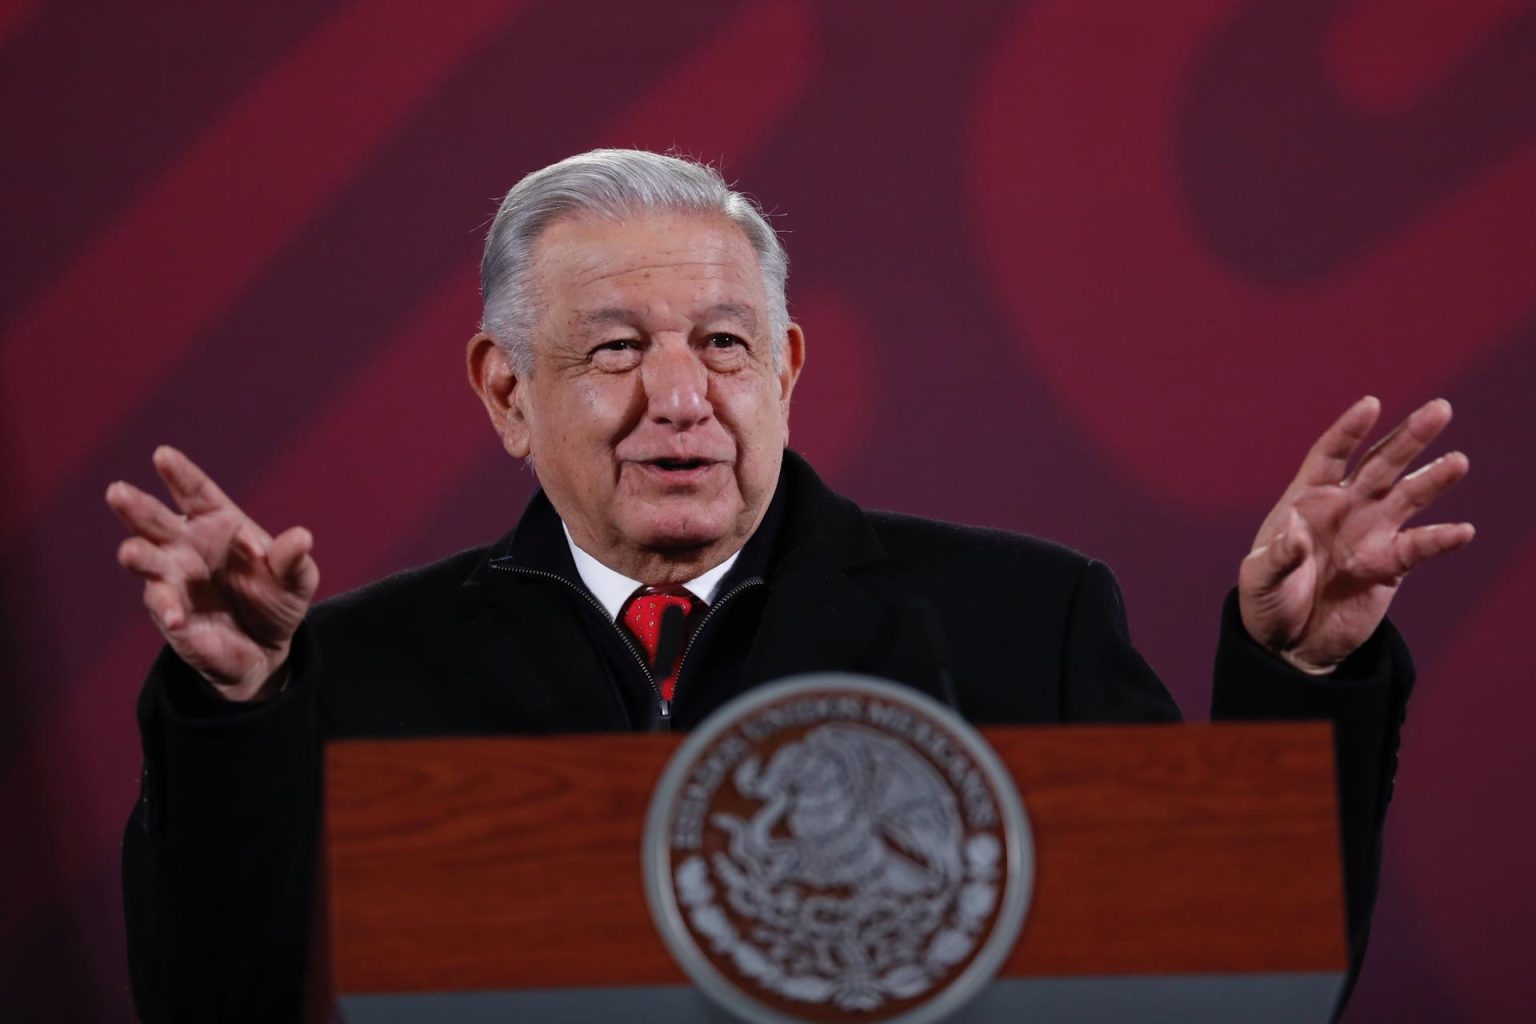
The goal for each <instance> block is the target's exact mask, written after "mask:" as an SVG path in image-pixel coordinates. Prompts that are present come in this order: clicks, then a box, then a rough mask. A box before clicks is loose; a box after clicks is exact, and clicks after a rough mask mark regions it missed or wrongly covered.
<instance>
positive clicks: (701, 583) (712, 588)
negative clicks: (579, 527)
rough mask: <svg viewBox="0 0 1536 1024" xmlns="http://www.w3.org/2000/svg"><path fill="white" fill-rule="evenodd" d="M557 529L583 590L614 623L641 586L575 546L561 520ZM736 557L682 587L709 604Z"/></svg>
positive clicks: (638, 582) (736, 554)
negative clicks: (573, 561)
mask: <svg viewBox="0 0 1536 1024" xmlns="http://www.w3.org/2000/svg"><path fill="white" fill-rule="evenodd" d="M560 528H561V529H562V530H565V542H566V543H567V544H569V545H570V546H571V558H572V559H573V560H575V562H576V571H577V572H578V573H580V574H581V582H582V583H585V584H586V586H587V589H588V590H590V591H591V592H592V596H593V597H595V598H597V601H598V603H599V604H601V605H602V606H603V608H604V609H605V610H606V611H607V612H608V615H609V617H611V618H612V619H613V621H614V622H618V621H619V614H620V613H621V612H623V610H624V603H625V602H626V601H628V600H629V599H630V597H631V596H633V595H634V593H635V591H637V590H639V589H641V588H642V587H644V586H645V584H644V583H641V582H640V581H639V580H632V579H630V578H629V577H628V576H625V575H624V574H623V573H618V572H614V571H613V570H612V569H610V568H608V567H607V566H606V565H604V564H603V563H602V562H599V561H598V560H597V559H595V558H593V557H592V556H591V555H589V554H587V553H586V552H585V551H583V550H581V548H579V547H577V546H576V542H575V541H574V540H572V539H571V531H570V530H569V529H568V528H567V527H566V525H565V521H564V520H562V521H561V522H560ZM740 554H741V552H740V551H737V552H736V553H735V554H733V555H731V557H730V558H727V559H726V560H725V561H723V562H721V563H720V564H719V565H717V566H715V567H714V568H713V569H711V570H709V571H708V572H706V573H705V574H704V575H702V576H699V577H697V578H695V579H691V580H689V581H687V582H686V583H684V584H683V585H682V586H683V587H684V589H686V590H687V591H688V593H690V594H692V595H693V596H694V597H696V598H698V599H699V600H700V601H703V602H704V603H705V604H706V605H708V604H711V603H713V602H714V600H715V595H716V594H718V593H719V591H720V581H721V580H723V579H725V574H726V573H728V572H730V571H731V566H733V565H735V564H736V558H737V556H738V555H740Z"/></svg>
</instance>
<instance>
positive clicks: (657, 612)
mask: <svg viewBox="0 0 1536 1024" xmlns="http://www.w3.org/2000/svg"><path fill="white" fill-rule="evenodd" d="M668 608H681V609H682V610H683V620H684V622H686V621H687V619H688V616H689V615H690V614H692V612H693V598H691V597H689V596H688V595H687V594H686V593H683V594H667V593H656V592H654V591H641V592H640V593H638V594H636V595H635V596H634V597H632V598H630V599H629V603H628V604H626V605H625V606H624V614H623V616H622V619H623V621H624V626H625V628H626V629H628V630H629V635H630V636H632V637H634V638H635V639H636V640H638V641H640V646H641V647H643V648H644V649H645V657H646V660H647V661H648V662H649V663H650V664H651V665H652V666H654V668H655V672H654V674H655V675H656V677H657V678H656V689H657V690H659V691H660V693H661V697H662V699H663V700H671V699H672V690H673V688H674V687H676V686H677V668H678V665H680V664H681V663H682V660H683V645H682V644H681V643H679V644H677V651H676V653H675V654H673V656H672V664H670V665H666V666H661V665H657V664H656V651H657V648H658V647H660V646H661V617H662V613H663V612H664V611H666V609H668ZM681 639H682V637H681V636H679V637H678V640H681ZM663 672H665V673H666V678H662V677H661V676H662V673H663Z"/></svg>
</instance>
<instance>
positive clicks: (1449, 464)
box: [1390, 452, 1472, 523]
mask: <svg viewBox="0 0 1536 1024" xmlns="http://www.w3.org/2000/svg"><path fill="white" fill-rule="evenodd" d="M1471 468H1472V464H1471V462H1470V461H1469V460H1468V459H1467V457H1466V456H1465V455H1463V454H1462V453H1461V452H1448V453H1446V454H1445V455H1442V456H1440V457H1439V458H1438V459H1436V460H1435V461H1434V462H1431V463H1430V464H1429V465H1427V466H1421V467H1419V468H1418V469H1416V470H1414V471H1413V472H1412V473H1409V474H1408V475H1407V476H1405V477H1403V478H1402V479H1401V480H1399V481H1398V482H1397V486H1396V487H1394V488H1392V494H1391V498H1390V500H1391V503H1392V505H1393V507H1394V509H1395V511H1396V515H1397V521H1398V522H1399V523H1402V522H1406V521H1407V520H1409V519H1412V518H1413V517H1414V516H1416V515H1418V514H1419V513H1420V512H1422V511H1423V510H1424V507H1425V506H1426V505H1428V504H1429V503H1430V502H1432V501H1434V500H1435V499H1436V498H1438V497H1440V495H1442V494H1444V493H1445V492H1446V491H1447V490H1449V489H1450V488H1451V486H1452V485H1453V484H1455V483H1456V481H1458V480H1460V479H1461V478H1462V477H1464V476H1466V475H1467V471H1468V470H1470V469H1471Z"/></svg>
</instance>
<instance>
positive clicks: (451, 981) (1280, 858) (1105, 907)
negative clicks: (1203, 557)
mask: <svg viewBox="0 0 1536 1024" xmlns="http://www.w3.org/2000/svg"><path fill="white" fill-rule="evenodd" d="M981 732H982V734H983V735H984V736H985V737H986V739H987V740H988V742H989V743H991V744H992V746H993V747H994V749H995V750H996V751H997V752H998V754H999V755H1000V756H1001V757H1002V759H1003V761H1004V762H1005V763H1006V764H1007V766H1008V768H1009V770H1010V771H1011V772H1012V774H1013V776H1014V778H1015V780H1016V781H1017V784H1018V788H1019V792H1020V794H1021V795H1022V797H1023V799H1024V804H1025V808H1026V810H1027V813H1028V815H1029V818H1030V824H1031V827H1032V829H1033V832H1034V840H1035V856H1036V875H1035V887H1034V895H1033V899H1032V901H1031V906H1030V910H1029V916H1028V918H1027V919H1026V921H1025V924H1024V929H1023V932H1022V934H1021V936H1020V939H1019V941H1018V943H1017V945H1016V947H1015V949H1014V951H1013V953H1012V955H1011V956H1010V957H1009V958H1008V960H1007V961H1006V962H1005V964H1004V966H1003V968H1002V971H1001V972H1000V974H999V977H998V980H997V981H995V982H994V983H993V984H992V985H991V987H990V988H989V989H988V990H987V991H986V992H984V993H983V994H982V995H981V996H980V997H978V998H977V999H976V1000H975V1001H974V1002H972V1003H971V1004H969V1006H967V1007H966V1008H965V1009H963V1010H962V1011H960V1012H959V1013H958V1014H956V1015H955V1016H954V1017H953V1018H951V1019H953V1020H959V1021H967V1022H969V1021H995V1020H1019V1021H1028V1022H1046V1021H1075V1022H1084V1021H1098V1020H1104V1021H1111V1020H1112V1021H1178V1022H1191V1021H1201V1020H1211V1021H1233V1020H1243V1021H1246V1022H1255V1021H1270V1020H1273V1021H1286V1022H1303V1021H1309V1020H1314V1021H1324V1020H1327V1019H1328V1016H1329V1014H1330V1012H1331V1011H1332V1008H1333V1005H1334V1001H1335V1000H1336V998H1337V995H1338V992H1339V988H1340V985H1341V984H1342V980H1343V977H1344V973H1345V970H1346V966H1347V963H1346V962H1347V954H1346V947H1345V934H1344V914H1343V906H1344V903H1343V895H1342V885H1341V879H1340V870H1339V841H1338V825H1337V812H1336V810H1335V803H1336V801H1335V788H1334V777H1333V741H1332V736H1331V732H1330V729H1329V727H1328V726H1327V725H1321V724H1318V725H1313V724H1305V725H1294V724H1239V725H1186V726H1072V727H1048V728H1046V727H1042V728H992V729H983V730H981ZM680 739H681V737H676V736H658V735H651V736H630V735H600V736H581V737H566V738H558V739H442V740H437V739H434V740H414V741H352V742H342V743H336V744H333V745H332V746H331V747H330V748H329V750H328V753H327V784H326V814H325V826H324V827H325V847H326V852H325V859H324V868H323V871H324V879H323V882H324V884H323V888H322V891H323V892H324V894H325V895H324V897H323V898H324V900H325V902H326V909H327V911H328V913H327V916H326V919H325V924H324V926H323V935H324V937H323V942H324V943H325V946H326V947H328V950H329V983H330V987H331V991H332V992H334V994H335V996H336V999H337V1001H338V1003H339V1005H340V1008H341V1012H342V1015H343V1019H344V1020H346V1021H347V1022H348V1024H368V1022H379V1021H383V1022H405V1021H418V1020H419V1021H428V1020H430V1021H469V1022H479V1021H487V1022H488V1021H493V1020H494V1021H506V1020H537V1021H571V1022H576V1021H588V1020H590V1021H603V1022H608V1021H646V1020H657V1021H668V1022H684V1021H689V1020H699V1021H723V1020H726V1019H728V1018H726V1017H725V1016H724V1015H723V1014H722V1013H721V1012H720V1011H718V1010H716V1009H715V1008H713V1007H712V1006H711V1005H710V1004H709V1003H707V1002H706V1001H705V1000H704V998H703V997H702V996H701V995H699V994H698V993H697V992H695V991H694V990H693V989H692V988H691V987H689V985H688V980H687V978H686V977H685V976H684V975H683V973H682V972H681V970H679V968H678V967H677V966H676V964H675V963H674V962H673V960H672V958H671V956H670V955H669V954H668V952H667V950H666V948H665V947H664V946H663V944H662V941H661V938H660V937H659V936H658V934H657V933H656V930H655V927H654V925H653V924H652V922H651V917H650V912H649V910H648V908H647V905H646V899H645V894H644V888H643V881H642V877H641V860H640V849H641V834H642V831H643V825H644V819H645V813H646V808H647V806H648V804H649V802H650V797H651V788H652V786H653V784H654V783H655V781H656V779H657V777H658V776H659V775H660V774H661V771H662V769H663V767H664V766H665V764H666V762H667V759H668V757H669V756H670V755H671V753H672V752H673V750H674V749H675V748H676V746H677V744H678V742H679V741H680Z"/></svg>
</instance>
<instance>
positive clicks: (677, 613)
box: [652, 604, 683, 678]
mask: <svg viewBox="0 0 1536 1024" xmlns="http://www.w3.org/2000/svg"><path fill="white" fill-rule="evenodd" d="M682 653H683V610H682V609H681V608H679V607H678V606H677V605H675V604H669V605H667V607H666V608H665V609H663V610H662V613H661V629H660V630H659V631H658V632H657V636H656V664H655V665H653V666H652V667H653V668H654V669H655V670H656V676H657V678H666V677H667V676H670V675H671V674H672V666H673V665H675V664H677V659H678V656H679V655H681V654H682Z"/></svg>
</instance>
